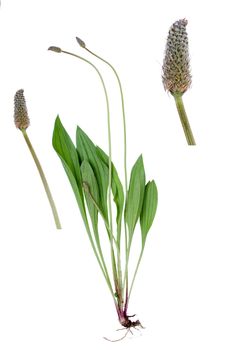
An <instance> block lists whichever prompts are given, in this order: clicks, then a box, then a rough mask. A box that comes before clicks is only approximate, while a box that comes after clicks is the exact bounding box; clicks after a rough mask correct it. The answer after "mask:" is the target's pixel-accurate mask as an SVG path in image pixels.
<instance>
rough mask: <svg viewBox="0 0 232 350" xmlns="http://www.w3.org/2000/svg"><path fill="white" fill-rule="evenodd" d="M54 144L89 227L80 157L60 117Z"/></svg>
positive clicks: (54, 133)
mask: <svg viewBox="0 0 232 350" xmlns="http://www.w3.org/2000/svg"><path fill="white" fill-rule="evenodd" d="M52 144H53V147H54V149H55V151H56V153H57V154H58V156H59V157H60V159H61V162H62V164H63V167H64V169H65V172H66V174H67V176H68V179H69V181H70V184H71V186H72V189H73V192H74V194H75V197H76V200H77V203H78V205H79V209H80V212H81V215H82V218H83V220H84V222H85V225H88V223H87V218H86V212H85V205H84V198H83V192H82V180H81V172H80V165H79V159H78V155H77V152H76V149H75V146H74V144H73V143H72V140H71V139H70V137H69V135H68V133H67V132H66V130H65V129H64V127H63V125H62V123H61V121H60V118H59V117H57V118H56V121H55V126H54V131H53V138H52Z"/></svg>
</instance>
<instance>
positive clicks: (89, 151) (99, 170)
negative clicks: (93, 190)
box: [76, 127, 108, 222]
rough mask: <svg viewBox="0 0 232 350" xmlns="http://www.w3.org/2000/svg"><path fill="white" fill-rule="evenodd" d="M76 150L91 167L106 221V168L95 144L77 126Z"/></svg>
mask: <svg viewBox="0 0 232 350" xmlns="http://www.w3.org/2000/svg"><path fill="white" fill-rule="evenodd" d="M76 143H77V151H78V154H79V155H80V158H81V161H83V160H87V161H88V162H89V164H90V165H91V168H92V169H93V172H94V175H95V177H96V180H97V183H98V188H99V206H100V209H101V211H102V213H103V215H104V218H105V220H106V221H107V222H108V214H107V189H108V169H107V166H106V165H105V164H104V163H103V162H102V160H101V159H100V158H99V157H98V155H97V152H96V148H95V145H94V144H93V142H92V141H91V140H90V138H89V137H88V136H87V135H86V134H85V133H84V131H83V130H82V129H81V128H79V127H77V133H76Z"/></svg>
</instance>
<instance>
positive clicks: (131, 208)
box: [125, 156, 145, 240]
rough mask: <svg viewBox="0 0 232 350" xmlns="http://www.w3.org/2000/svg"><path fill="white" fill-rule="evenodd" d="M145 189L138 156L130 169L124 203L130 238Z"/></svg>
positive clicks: (140, 160)
mask: <svg viewBox="0 0 232 350" xmlns="http://www.w3.org/2000/svg"><path fill="white" fill-rule="evenodd" d="M144 190H145V171H144V165H143V158H142V156H140V157H139V158H138V159H137V161H136V162H135V165H134V166H133V168H132V171H131V177H130V184H129V190H128V196H127V203H126V213H125V217H126V222H127V225H128V230H129V237H130V240H131V239H132V236H133V233H134V229H135V226H136V223H137V221H138V218H139V216H140V213H141V210H142V205H143V196H144Z"/></svg>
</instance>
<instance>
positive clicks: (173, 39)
mask: <svg viewBox="0 0 232 350" xmlns="http://www.w3.org/2000/svg"><path fill="white" fill-rule="evenodd" d="M187 24H188V21H187V20H186V19H180V20H179V21H176V22H175V23H173V25H172V26H171V28H170V29H169V33H168V38H167V43H166V50H165V57H164V62H163V76H162V78H163V85H164V88H165V90H167V91H170V92H171V93H172V94H174V93H181V94H183V93H184V92H185V91H187V90H188V88H189V87H190V85H191V82H192V77H191V74H190V58H189V48H188V34H187V32H186V26H187Z"/></svg>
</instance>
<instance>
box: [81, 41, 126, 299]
mask: <svg viewBox="0 0 232 350" xmlns="http://www.w3.org/2000/svg"><path fill="white" fill-rule="evenodd" d="M84 49H85V50H86V51H88V52H89V53H90V54H91V55H93V56H95V57H96V58H98V59H100V60H101V61H102V62H104V63H106V64H107V65H108V66H109V67H110V68H111V69H112V71H113V72H114V74H115V76H116V79H117V82H118V85H119V91H120V96H121V106H122V119H123V141H124V189H125V203H126V200H127V192H128V179H127V133H126V114H125V104H124V95H123V90H122V84H121V80H120V78H119V75H118V73H117V71H116V69H115V68H114V66H113V65H112V64H111V63H110V62H108V61H107V60H105V59H104V58H102V57H101V56H99V55H97V54H96V53H94V52H93V51H91V50H89V49H88V48H87V47H86V46H84ZM124 231H125V254H126V258H127V250H128V234H127V225H126V222H125V218H124ZM120 241H121V232H118V236H117V243H118V257H117V260H118V275H119V276H120V284H121V287H122V272H121V257H120V248H121V244H120ZM125 276H126V277H125V280H126V285H127V290H128V269H127V271H126V272H125ZM126 294H127V293H126Z"/></svg>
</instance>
